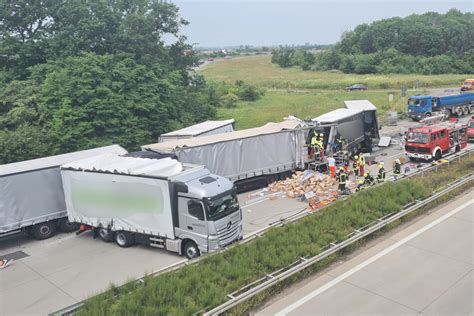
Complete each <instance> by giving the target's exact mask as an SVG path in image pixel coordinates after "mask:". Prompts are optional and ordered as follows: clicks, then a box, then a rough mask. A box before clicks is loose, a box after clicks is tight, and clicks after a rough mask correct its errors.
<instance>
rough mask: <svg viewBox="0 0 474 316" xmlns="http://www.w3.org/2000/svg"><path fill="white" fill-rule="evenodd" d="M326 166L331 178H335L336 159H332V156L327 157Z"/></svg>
mask: <svg viewBox="0 0 474 316" xmlns="http://www.w3.org/2000/svg"><path fill="white" fill-rule="evenodd" d="M328 166H329V172H330V173H331V177H333V178H335V177H336V159H334V157H332V156H329V157H328Z"/></svg>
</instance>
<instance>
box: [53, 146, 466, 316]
mask: <svg viewBox="0 0 474 316" xmlns="http://www.w3.org/2000/svg"><path fill="white" fill-rule="evenodd" d="M473 151H474V146H473V147H471V148H468V149H466V150H464V151H462V152H461V153H456V154H454V155H451V156H449V157H447V160H448V162H446V163H444V164H441V165H436V166H429V167H425V168H420V169H419V170H417V171H415V172H413V173H410V174H408V175H404V176H402V177H400V178H399V180H398V181H401V180H404V179H409V178H411V177H414V176H420V175H421V176H423V175H424V173H425V172H429V171H432V170H437V169H438V168H440V167H443V166H445V165H448V166H449V165H450V162H451V161H453V160H455V159H458V160H460V159H461V158H463V157H465V156H469V157H470V156H471V155H472V152H473ZM348 197H349V196H347V197H345V198H344V199H347V198H348ZM329 205H330V204H329ZM325 207H326V206H324V207H322V208H325ZM322 208H321V209H322ZM305 209H306V207H305V208H302V209H301V210H300V211H299V212H297V213H296V214H293V215H291V216H288V217H285V218H282V219H280V220H279V221H276V222H274V223H271V224H269V225H268V226H266V227H263V228H261V229H258V230H256V231H254V232H252V233H250V234H248V235H245V236H244V237H243V240H241V241H240V242H238V243H235V244H232V245H230V246H228V247H226V248H224V249H222V250H220V251H216V252H214V253H212V254H210V255H216V254H218V253H221V252H224V251H227V250H228V249H230V248H231V247H234V246H236V245H240V244H245V243H247V242H250V241H252V240H254V239H256V238H258V237H261V236H262V235H263V234H265V232H266V231H268V230H269V229H271V228H274V227H279V226H282V225H285V224H287V223H291V222H294V221H296V220H299V219H301V218H303V217H305V216H307V215H309V214H311V213H310V212H304V210H305ZM397 214H400V213H397ZM389 215H392V214H389ZM386 216H388V215H386ZM369 225H370V224H369ZM361 229H364V228H360V229H359V230H356V231H360V230H361ZM348 237H349V236H348ZM329 246H330V245H329ZM328 250H330V249H328ZM208 256H209V255H208ZM203 258H205V256H204V257H198V258H195V259H192V260H188V259H183V260H181V261H178V262H176V263H173V264H171V265H169V266H166V267H164V268H161V269H158V270H155V271H153V272H152V273H150V274H148V275H147V277H150V276H152V277H155V276H158V275H160V274H163V273H167V272H171V271H174V270H177V269H179V268H181V267H183V266H186V265H190V264H195V263H197V262H199V261H201V260H202V259H203ZM300 260H308V259H305V258H301V259H300ZM298 262H300V261H299V260H298V261H296V262H295V263H294V264H296V263H298ZM274 273H275V272H274ZM267 277H270V278H274V276H273V274H272V275H271V276H270V275H268V276H266V277H264V278H262V279H260V280H257V281H255V282H253V283H252V284H254V283H257V282H258V281H261V280H263V279H265V278H267ZM144 278H145V277H141V278H138V279H137V280H136V282H138V283H142V282H143V281H144ZM248 286H249V285H247V287H248ZM119 287H121V286H119ZM241 290H242V289H241ZM229 295H231V296H232V294H229ZM233 297H234V296H233ZM84 302H85V301H80V302H77V303H75V304H72V305H70V306H67V307H65V308H62V309H60V310H58V311H56V312H53V313H51V314H49V315H74V314H75V312H76V311H78V310H79V309H80V308H81V307H82V305H84ZM221 306H222V305H221ZM208 313H209V312H207V313H206V315H209V314H208Z"/></svg>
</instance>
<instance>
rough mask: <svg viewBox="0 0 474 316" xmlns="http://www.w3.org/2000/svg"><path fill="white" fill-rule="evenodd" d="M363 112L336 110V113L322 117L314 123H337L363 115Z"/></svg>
mask: <svg viewBox="0 0 474 316" xmlns="http://www.w3.org/2000/svg"><path fill="white" fill-rule="evenodd" d="M362 112H363V110H360V109H336V110H334V111H331V112H328V113H325V114H323V115H320V116H318V117H316V118H314V119H312V121H313V122H319V123H323V124H324V123H336V122H338V121H340V120H342V119H345V118H348V117H351V116H354V115H356V114H359V113H362Z"/></svg>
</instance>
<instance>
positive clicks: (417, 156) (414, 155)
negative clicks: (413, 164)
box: [407, 153, 433, 160]
mask: <svg viewBox="0 0 474 316" xmlns="http://www.w3.org/2000/svg"><path fill="white" fill-rule="evenodd" d="M407 156H408V157H409V158H415V159H423V160H430V159H431V158H433V156H431V154H419V153H407Z"/></svg>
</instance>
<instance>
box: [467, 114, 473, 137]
mask: <svg viewBox="0 0 474 316" xmlns="http://www.w3.org/2000/svg"><path fill="white" fill-rule="evenodd" d="M467 140H468V141H474V116H473V117H471V119H470V120H469V123H467Z"/></svg>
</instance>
